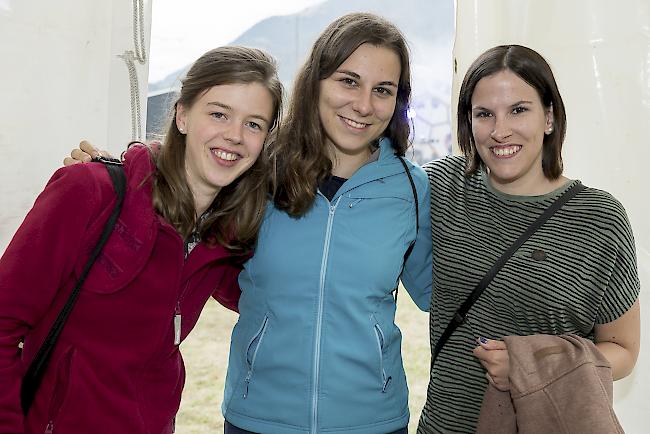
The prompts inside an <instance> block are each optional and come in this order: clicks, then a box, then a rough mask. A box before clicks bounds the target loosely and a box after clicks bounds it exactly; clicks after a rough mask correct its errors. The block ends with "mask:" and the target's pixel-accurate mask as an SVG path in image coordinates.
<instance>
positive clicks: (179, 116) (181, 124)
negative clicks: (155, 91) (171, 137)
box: [175, 104, 187, 134]
mask: <svg viewBox="0 0 650 434" xmlns="http://www.w3.org/2000/svg"><path fill="white" fill-rule="evenodd" d="M186 118H187V111H186V110H185V106H183V105H182V104H177V105H176V119H175V120H176V128H178V131H179V132H180V133H181V134H185V132H186V125H185V124H186Z"/></svg>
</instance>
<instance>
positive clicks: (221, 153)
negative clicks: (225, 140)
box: [215, 150, 239, 161]
mask: <svg viewBox="0 0 650 434" xmlns="http://www.w3.org/2000/svg"><path fill="white" fill-rule="evenodd" d="M215 155H216V156H217V157H219V158H221V159H222V160H226V161H234V160H236V159H237V158H238V157H239V156H238V155H237V154H233V153H230V152H226V151H222V150H217V151H216V152H215Z"/></svg>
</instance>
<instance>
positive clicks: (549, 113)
mask: <svg viewBox="0 0 650 434" xmlns="http://www.w3.org/2000/svg"><path fill="white" fill-rule="evenodd" d="M553 128H554V125H553V104H551V105H550V106H549V108H548V109H546V128H544V134H546V135H548V134H551V133H552V132H553Z"/></svg>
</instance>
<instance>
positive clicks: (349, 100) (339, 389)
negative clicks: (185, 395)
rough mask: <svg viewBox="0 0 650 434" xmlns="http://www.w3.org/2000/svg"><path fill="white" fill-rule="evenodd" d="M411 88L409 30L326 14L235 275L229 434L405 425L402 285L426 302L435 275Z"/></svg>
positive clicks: (369, 431)
mask: <svg viewBox="0 0 650 434" xmlns="http://www.w3.org/2000/svg"><path fill="white" fill-rule="evenodd" d="M410 92H411V84H410V71H409V53H408V49H407V46H406V43H405V41H404V37H403V35H402V34H401V33H400V31H399V30H398V29H397V28H396V27H395V26H394V25H393V24H391V23H389V22H387V21H386V20H384V19H382V18H380V17H377V16H374V15H371V14H360V13H357V14H350V15H346V16H343V17H341V18H339V19H337V20H336V21H334V22H333V23H332V24H330V26H329V27H328V28H327V29H326V30H325V31H324V32H323V33H322V34H321V35H320V37H319V38H318V40H317V41H316V42H315V44H314V46H313V49H312V52H311V54H310V56H309V57H308V59H307V61H306V63H305V64H304V66H303V67H302V69H301V70H300V71H299V73H298V75H297V77H296V79H295V87H294V91H293V98H292V101H291V103H290V105H289V109H288V113H287V117H286V118H285V121H284V123H283V125H282V126H281V129H280V132H279V136H278V137H277V140H276V142H275V143H274V144H273V145H272V147H271V149H270V152H271V158H272V162H273V164H274V167H275V170H274V173H273V176H274V179H273V182H272V191H273V200H272V203H269V205H268V207H267V210H266V215H265V219H264V222H263V224H262V228H261V231H260V234H259V238H258V244H257V247H256V250H255V255H254V257H253V258H252V259H250V260H249V261H248V262H247V263H246V264H245V266H244V270H243V271H242V273H241V274H240V277H239V283H240V286H241V289H242V296H241V299H240V303H239V311H240V318H239V321H238V322H237V325H236V326H235V328H234V330H233V334H232V343H231V350H230V361H229V366H228V375H227V380H226V390H225V396H224V402H223V413H224V416H225V419H226V428H225V432H226V433H242V432H243V433H247V432H254V433H264V434H273V433H324V432H327V433H338V432H340V433H346V434H352V433H363V434H373V433H376V434H387V433H394V432H397V433H406V426H407V424H408V420H409V410H408V389H407V385H406V378H405V375H404V368H403V366H402V357H401V352H400V346H401V345H400V344H401V334H400V331H399V329H398V328H397V326H396V325H395V323H394V319H395V307H396V305H395V300H394V298H393V291H394V289H395V288H396V287H397V284H398V280H399V279H401V280H402V282H403V284H404V286H405V287H406V289H407V291H408V292H409V293H410V295H411V297H412V298H413V300H415V302H416V303H417V305H418V306H419V307H420V309H422V310H424V311H427V310H428V309H429V303H430V298H431V283H432V282H431V280H432V277H431V274H432V270H431V264H432V262H431V260H432V259H431V229H430V221H429V203H430V198H429V196H430V193H429V186H428V182H427V176H426V174H425V173H424V171H423V170H422V169H421V168H420V167H418V166H415V165H413V164H412V163H410V162H408V161H405V165H403V164H402V162H401V161H400V158H399V157H398V156H402V155H404V153H405V151H406V149H407V147H408V145H409V142H408V137H409V132H410V130H409V121H408V118H407V116H406V111H407V108H408V103H409V99H410ZM407 172H408V173H407ZM409 175H410V176H409ZM410 179H412V181H411V180H410ZM414 190H415V191H416V192H417V201H418V206H416V202H415V199H414V197H415V194H414ZM416 221H417V224H416ZM418 226H419V227H418ZM411 246H412V247H411ZM409 248H412V250H411V251H410V254H408V255H407V252H408V251H409Z"/></svg>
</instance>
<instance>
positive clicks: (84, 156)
mask: <svg viewBox="0 0 650 434" xmlns="http://www.w3.org/2000/svg"><path fill="white" fill-rule="evenodd" d="M70 157H72V158H73V159H75V160H77V161H78V162H80V163H87V162H89V161H90V160H91V159H92V157H94V155H90V154H88V153H86V152H84V151H82V150H81V149H78V148H77V149H73V150H72V152H70Z"/></svg>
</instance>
